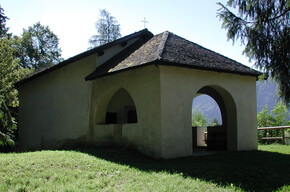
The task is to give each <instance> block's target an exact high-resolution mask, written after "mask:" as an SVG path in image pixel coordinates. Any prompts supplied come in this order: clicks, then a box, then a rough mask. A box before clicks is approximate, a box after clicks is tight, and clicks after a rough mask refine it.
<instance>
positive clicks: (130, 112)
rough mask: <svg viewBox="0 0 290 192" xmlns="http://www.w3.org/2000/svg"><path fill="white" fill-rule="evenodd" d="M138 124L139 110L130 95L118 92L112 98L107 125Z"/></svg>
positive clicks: (107, 112)
mask: <svg viewBox="0 0 290 192" xmlns="http://www.w3.org/2000/svg"><path fill="white" fill-rule="evenodd" d="M124 123H137V110H136V107H135V103H134V101H133V99H132V97H131V96H130V94H129V93H128V92H127V91H126V90H125V89H120V90H118V91H117V92H116V93H115V94H114V95H113V97H112V98H111V100H110V102H109V104H108V107H107V111H106V124H124Z"/></svg>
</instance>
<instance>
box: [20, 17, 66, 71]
mask: <svg viewBox="0 0 290 192" xmlns="http://www.w3.org/2000/svg"><path fill="white" fill-rule="evenodd" d="M58 45H59V39H58V37H57V36H56V35H55V34H54V33H53V32H52V31H51V30H50V29H49V27H48V26H43V25H41V24H40V22H38V23H36V24H34V25H33V26H32V27H29V28H28V30H26V29H23V33H22V38H21V42H20V44H19V46H18V47H17V50H18V55H17V56H18V57H19V59H20V63H19V64H20V66H22V67H24V68H35V69H38V68H43V67H50V66H52V65H54V64H57V63H59V62H60V61H62V58H61V49H60V48H59V46H58Z"/></svg>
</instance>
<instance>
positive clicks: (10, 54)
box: [0, 38, 31, 146]
mask: <svg viewBox="0 0 290 192" xmlns="http://www.w3.org/2000/svg"><path fill="white" fill-rule="evenodd" d="M14 40H15V39H14V38H0V50H1V51H0V146H1V145H9V144H13V143H14V142H13V132H14V131H15V130H16V128H17V126H16V121H15V117H16V111H17V110H16V107H17V106H18V92H17V90H16V89H15V88H14V83H15V82H17V81H19V80H20V79H21V78H22V77H24V76H25V75H27V74H29V73H30V72H31V70H29V69H24V68H22V67H19V66H18V62H19V60H18V59H15V58H14V52H15V49H14V48H13V47H14V46H13V45H15V43H16V42H14Z"/></svg>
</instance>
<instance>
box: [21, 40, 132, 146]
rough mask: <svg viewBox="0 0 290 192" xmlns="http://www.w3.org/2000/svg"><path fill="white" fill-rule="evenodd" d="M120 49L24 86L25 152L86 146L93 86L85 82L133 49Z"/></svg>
mask: <svg viewBox="0 0 290 192" xmlns="http://www.w3.org/2000/svg"><path fill="white" fill-rule="evenodd" d="M136 40H137V38H134V39H131V40H130V41H128V43H127V45H126V46H125V47H123V46H121V45H116V46H114V47H111V48H108V49H106V50H104V54H103V55H102V56H97V53H96V54H93V55H90V56H87V57H85V58H83V59H81V60H78V61H76V62H74V63H71V64H68V65H66V66H64V67H61V68H58V69H56V70H55V71H52V72H50V73H48V74H45V75H42V76H40V77H38V78H36V79H33V80H31V81H28V82H25V83H24V84H22V85H20V86H19V88H18V90H19V98H20V106H19V133H20V142H21V146H23V148H39V147H46V146H54V145H55V146H58V145H61V144H63V143H64V142H67V141H68V140H78V142H79V141H80V142H86V139H87V137H88V135H87V134H88V130H89V124H90V121H89V119H90V109H91V91H92V85H93V83H92V82H91V81H85V77H86V76H87V75H89V74H90V73H92V72H93V71H94V70H95V68H96V67H98V66H99V65H100V64H101V63H103V62H105V61H107V60H108V59H110V58H111V57H112V56H113V55H115V54H116V53H118V52H119V51H121V50H123V49H125V48H126V47H128V46H130V45H131V44H132V43H133V42H135V41H136Z"/></svg>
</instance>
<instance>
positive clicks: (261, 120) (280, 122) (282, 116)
mask: <svg viewBox="0 0 290 192" xmlns="http://www.w3.org/2000/svg"><path fill="white" fill-rule="evenodd" d="M288 115H289V113H288V110H287V107H286V105H284V104H283V103H282V102H281V101H280V102H278V103H277V105H276V106H275V107H274V109H273V110H271V113H269V112H268V106H267V105H266V106H265V107H264V109H263V110H262V111H261V112H260V113H258V115H257V126H258V127H276V126H286V125H290V122H289V121H287V119H286V118H287V116H288ZM281 134H282V131H281V130H259V131H258V138H261V137H267V136H271V137H281ZM259 142H261V141H259Z"/></svg>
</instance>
